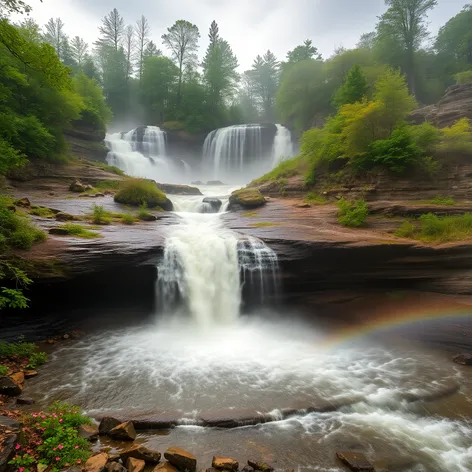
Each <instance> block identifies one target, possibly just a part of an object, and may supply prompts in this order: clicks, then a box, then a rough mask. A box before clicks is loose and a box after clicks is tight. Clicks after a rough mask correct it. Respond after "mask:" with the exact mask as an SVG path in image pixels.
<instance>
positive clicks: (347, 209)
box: [338, 198, 369, 228]
mask: <svg viewBox="0 0 472 472" xmlns="http://www.w3.org/2000/svg"><path fill="white" fill-rule="evenodd" d="M338 208H339V211H338V222H339V223H340V224H342V225H343V226H347V227H350V228H358V227H360V226H364V225H365V220H366V218H367V216H368V214H369V209H368V207H367V203H366V202H365V201H364V200H358V201H356V202H349V201H347V200H344V198H341V200H339V202H338Z"/></svg>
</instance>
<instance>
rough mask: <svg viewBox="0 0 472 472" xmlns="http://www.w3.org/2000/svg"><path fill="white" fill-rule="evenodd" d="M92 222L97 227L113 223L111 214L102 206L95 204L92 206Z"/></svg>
mask: <svg viewBox="0 0 472 472" xmlns="http://www.w3.org/2000/svg"><path fill="white" fill-rule="evenodd" d="M92 211H93V213H92V221H93V223H94V224H96V225H109V224H110V223H111V214H110V212H109V211H106V210H105V208H103V206H102V205H97V204H94V205H93V206H92Z"/></svg>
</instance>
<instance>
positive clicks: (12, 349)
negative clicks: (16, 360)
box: [0, 337, 36, 358]
mask: <svg viewBox="0 0 472 472" xmlns="http://www.w3.org/2000/svg"><path fill="white" fill-rule="evenodd" d="M35 352H36V344H34V343H28V342H26V341H25V340H24V338H23V337H20V338H19V339H18V341H16V342H14V343H9V342H6V341H2V342H0V358H12V357H26V358H30V357H31V356H32V355H33V354H34V353H35Z"/></svg>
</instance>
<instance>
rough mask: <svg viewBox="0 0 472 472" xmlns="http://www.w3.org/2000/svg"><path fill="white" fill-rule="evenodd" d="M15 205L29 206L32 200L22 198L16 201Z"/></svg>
mask: <svg viewBox="0 0 472 472" xmlns="http://www.w3.org/2000/svg"><path fill="white" fill-rule="evenodd" d="M15 205H17V206H20V207H23V208H29V207H30V206H31V202H30V201H29V199H28V198H26V197H24V198H20V199H19V200H17V201H16V202H15Z"/></svg>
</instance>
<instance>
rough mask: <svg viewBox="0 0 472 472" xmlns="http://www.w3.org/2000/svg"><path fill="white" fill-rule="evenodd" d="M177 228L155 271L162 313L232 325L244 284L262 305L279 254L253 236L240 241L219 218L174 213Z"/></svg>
mask: <svg viewBox="0 0 472 472" xmlns="http://www.w3.org/2000/svg"><path fill="white" fill-rule="evenodd" d="M177 214H178V215H179V216H180V218H181V219H180V221H179V224H178V225H176V226H174V227H172V228H171V229H170V232H169V234H168V236H167V238H166V241H165V248H164V257H163V260H162V262H161V264H160V265H159V268H158V274H159V275H158V296H159V300H160V304H161V307H162V309H163V310H164V312H166V313H167V314H172V313H174V312H176V311H179V308H180V309H181V310H183V311H184V312H185V314H187V315H189V316H190V317H191V318H192V319H193V320H194V321H195V322H196V323H197V324H198V325H201V326H210V325H213V324H218V323H230V322H234V321H235V320H236V319H237V318H238V316H239V311H240V306H241V301H242V291H243V289H244V291H245V293H246V292H247V290H246V288H245V285H248V286H249V285H250V288H251V291H250V293H251V299H252V300H253V301H254V300H257V301H258V302H263V301H264V300H265V298H266V296H267V295H269V294H272V293H273V291H274V290H275V288H276V280H277V277H278V274H277V270H278V264H277V255H276V254H275V252H274V251H272V250H271V249H270V248H268V247H267V246H266V245H265V244H264V243H263V242H262V241H260V240H259V239H257V238H253V237H249V238H247V239H243V240H241V239H240V238H239V236H238V235H237V234H236V233H235V232H234V231H231V230H229V229H227V228H225V227H224V225H223V222H222V220H221V218H220V215H219V214H215V213H213V214H205V213H177Z"/></svg>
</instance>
